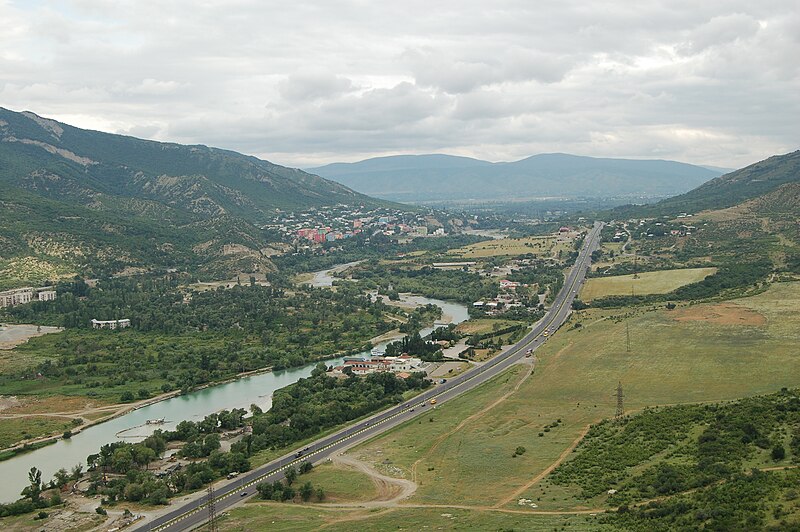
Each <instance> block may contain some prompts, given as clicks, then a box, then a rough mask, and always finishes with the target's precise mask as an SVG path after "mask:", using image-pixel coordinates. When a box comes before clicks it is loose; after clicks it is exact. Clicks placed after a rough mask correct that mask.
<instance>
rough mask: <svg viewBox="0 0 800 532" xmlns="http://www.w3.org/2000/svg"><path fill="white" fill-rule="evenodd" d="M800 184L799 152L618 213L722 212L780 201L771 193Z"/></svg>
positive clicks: (646, 214)
mask: <svg viewBox="0 0 800 532" xmlns="http://www.w3.org/2000/svg"><path fill="white" fill-rule="evenodd" d="M798 182H800V150H798V151H795V152H791V153H787V154H785V155H775V156H773V157H770V158H768V159H765V160H763V161H759V162H757V163H755V164H751V165H750V166H747V167H745V168H742V169H740V170H736V171H734V172H731V173H729V174H725V175H723V176H720V177H717V178H715V179H712V180H711V181H709V182H707V183H704V184H703V185H700V186H699V187H697V188H695V189H694V190H691V191H689V192H687V193H685V194H681V195H680V196H675V197H674V198H669V199H666V200H663V201H660V202H658V203H656V204H654V205H647V206H641V207H620V208H619V209H617V211H618V212H620V213H623V214H624V213H631V214H636V215H640V216H658V215H674V214H677V213H680V212H687V213H696V212H699V211H704V210H711V209H724V208H727V207H732V206H734V205H738V204H740V203H744V202H746V201H748V200H754V199H756V198H759V197H762V196H765V197H766V198H767V201H769V200H775V201H780V199H779V198H777V197H774V194H772V195H771V193H774V191H776V190H777V189H779V188H780V187H781V186H783V185H786V184H790V183H798Z"/></svg>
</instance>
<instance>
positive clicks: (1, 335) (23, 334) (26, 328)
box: [0, 325, 63, 349]
mask: <svg viewBox="0 0 800 532" xmlns="http://www.w3.org/2000/svg"><path fill="white" fill-rule="evenodd" d="M62 330H63V329H61V328H60V327H45V326H41V327H40V326H38V325H0V349H13V348H15V347H16V346H18V345H20V344H24V343H25V342H27V341H28V340H30V339H31V338H34V337H36V336H43V335H45V334H50V333H56V332H60V331H62Z"/></svg>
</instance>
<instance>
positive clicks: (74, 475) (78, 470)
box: [70, 462, 83, 482]
mask: <svg viewBox="0 0 800 532" xmlns="http://www.w3.org/2000/svg"><path fill="white" fill-rule="evenodd" d="M82 474H83V464H81V463H80V462H79V463H77V464H75V465H74V466H73V467H72V470H71V475H70V479H71V480H72V481H73V482H77V481H78V480H80V478H81V475H82Z"/></svg>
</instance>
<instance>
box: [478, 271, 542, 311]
mask: <svg viewBox="0 0 800 532" xmlns="http://www.w3.org/2000/svg"><path fill="white" fill-rule="evenodd" d="M528 286H529V285H527V284H524V283H518V282H516V281H509V280H508V279H500V292H499V293H498V294H497V297H495V298H494V299H489V300H486V301H476V302H474V303H473V304H472V306H473V308H475V309H479V310H482V311H483V312H485V313H486V314H489V315H496V314H502V313H503V312H505V311H507V310H509V309H513V308H519V307H523V306H525V305H524V304H523V303H522V301H521V300H520V298H519V296H518V295H517V289H518V288H521V287H525V288H527V287H528ZM534 288H536V285H534Z"/></svg>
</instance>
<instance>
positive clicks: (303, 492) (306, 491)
mask: <svg viewBox="0 0 800 532" xmlns="http://www.w3.org/2000/svg"><path fill="white" fill-rule="evenodd" d="M313 494H314V488H313V487H312V486H311V482H306V483H305V484H303V485H302V486H300V498H301V499H303V502H308V501H309V499H311V496H312V495H313Z"/></svg>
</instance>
